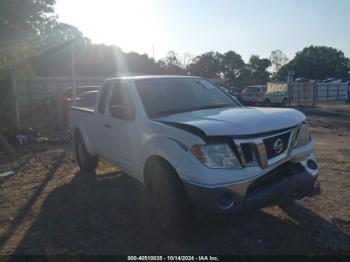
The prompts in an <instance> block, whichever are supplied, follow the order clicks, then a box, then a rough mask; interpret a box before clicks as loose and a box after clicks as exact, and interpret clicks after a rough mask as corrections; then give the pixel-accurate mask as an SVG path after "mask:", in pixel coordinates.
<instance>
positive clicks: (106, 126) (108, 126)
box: [104, 124, 112, 128]
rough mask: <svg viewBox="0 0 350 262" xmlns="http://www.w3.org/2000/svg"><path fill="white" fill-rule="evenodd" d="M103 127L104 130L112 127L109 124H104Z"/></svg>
mask: <svg viewBox="0 0 350 262" xmlns="http://www.w3.org/2000/svg"><path fill="white" fill-rule="evenodd" d="M104 126H105V128H111V127H112V126H111V124H105V125H104Z"/></svg>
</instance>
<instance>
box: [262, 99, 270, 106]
mask: <svg viewBox="0 0 350 262" xmlns="http://www.w3.org/2000/svg"><path fill="white" fill-rule="evenodd" d="M264 106H269V107H271V106H272V104H271V101H270V99H265V101H264Z"/></svg>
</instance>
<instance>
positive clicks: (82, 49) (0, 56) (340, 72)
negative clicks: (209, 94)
mask: <svg viewBox="0 0 350 262" xmlns="http://www.w3.org/2000/svg"><path fill="white" fill-rule="evenodd" d="M54 5H55V0H17V1H12V0H2V1H1V2H0V39H1V40H0V47H1V48H0V71H1V72H2V73H4V72H9V71H11V70H13V69H14V67H16V69H17V72H18V74H20V75H40V76H69V75H70V74H71V55H72V54H71V47H72V45H75V47H76V48H75V49H76V50H77V51H76V52H77V53H76V57H77V59H76V62H77V65H76V71H77V75H80V76H102V77H109V76H113V75H116V74H126V73H130V74H183V75H197V76H203V77H208V78H222V79H224V80H225V81H226V82H227V83H228V84H229V85H233V86H245V85H250V84H262V83H266V82H267V81H268V80H269V79H271V78H277V79H280V78H282V77H285V76H286V75H287V74H288V71H294V72H295V77H304V78H310V79H324V78H329V77H344V76H349V72H350V60H349V58H347V57H345V55H344V53H343V52H342V51H340V50H337V49H335V48H331V47H325V46H310V47H306V48H304V49H303V50H301V51H299V52H297V54H296V55H295V57H294V58H293V59H291V60H288V58H287V57H286V55H285V54H283V52H282V51H280V50H275V51H273V52H272V53H271V55H270V57H269V58H261V57H260V56H259V55H252V56H251V57H250V59H249V61H248V62H247V63H246V62H244V60H243V59H242V57H241V56H240V55H239V54H238V53H236V52H235V51H232V50H231V51H227V52H225V53H219V52H215V51H210V52H206V53H203V54H200V55H197V56H193V55H191V54H188V53H186V54H184V55H183V56H179V55H178V54H177V53H176V52H174V51H170V52H168V53H167V55H166V56H165V57H164V58H163V59H160V60H159V61H155V60H154V59H153V58H151V57H149V56H148V55H146V54H138V53H136V52H130V53H125V52H123V51H122V50H121V49H120V48H118V47H117V46H108V45H97V44H93V43H91V41H90V40H89V39H88V38H86V37H84V36H83V35H82V33H81V32H80V31H79V29H78V28H75V27H74V26H72V25H68V24H64V23H60V22H59V20H58V19H57V17H56V16H55V13H54Z"/></svg>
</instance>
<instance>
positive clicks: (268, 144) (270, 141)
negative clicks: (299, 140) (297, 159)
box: [263, 132, 290, 159]
mask: <svg viewBox="0 0 350 262" xmlns="http://www.w3.org/2000/svg"><path fill="white" fill-rule="evenodd" d="M289 138H290V132H288V133H285V134H282V135H278V136H273V137H269V138H266V139H264V140H263V141H264V145H265V148H266V153H267V159H271V158H274V157H276V156H278V155H280V154H283V153H284V152H286V150H287V148H288V142H289ZM278 139H280V141H282V149H281V151H276V149H275V146H274V145H275V143H276V141H277V140H278Z"/></svg>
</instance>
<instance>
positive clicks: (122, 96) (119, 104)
mask: <svg viewBox="0 0 350 262" xmlns="http://www.w3.org/2000/svg"><path fill="white" fill-rule="evenodd" d="M109 108H110V113H111V116H112V117H114V118H118V119H123V120H127V121H133V120H134V119H135V106H134V102H133V99H132V96H131V93H130V90H129V89H128V86H127V85H126V84H125V83H123V82H117V83H116V84H115V85H114V88H113V93H112V97H111V100H110V107H109Z"/></svg>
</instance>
